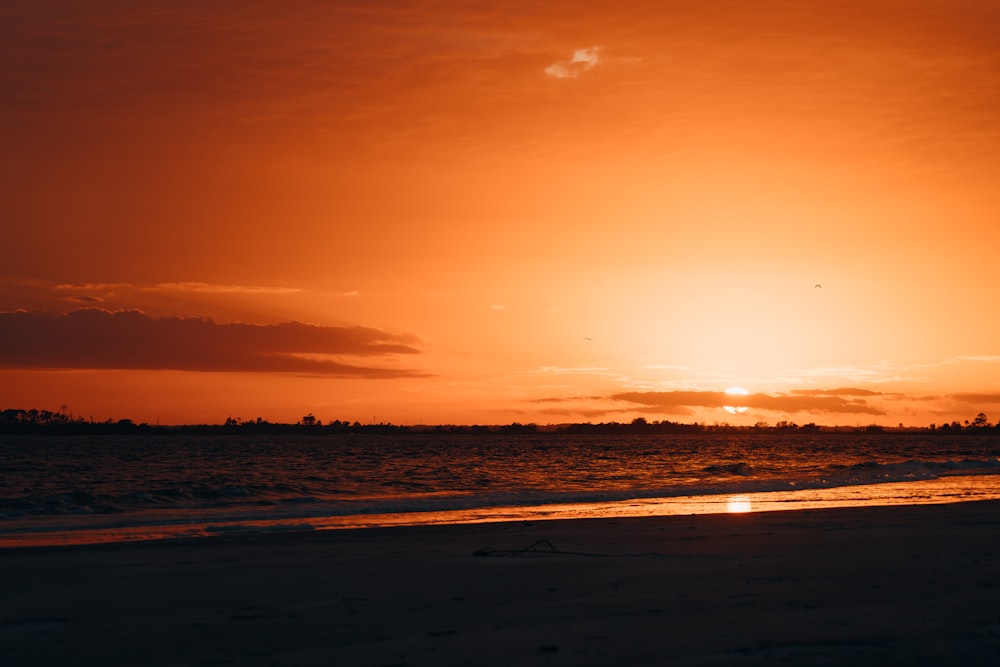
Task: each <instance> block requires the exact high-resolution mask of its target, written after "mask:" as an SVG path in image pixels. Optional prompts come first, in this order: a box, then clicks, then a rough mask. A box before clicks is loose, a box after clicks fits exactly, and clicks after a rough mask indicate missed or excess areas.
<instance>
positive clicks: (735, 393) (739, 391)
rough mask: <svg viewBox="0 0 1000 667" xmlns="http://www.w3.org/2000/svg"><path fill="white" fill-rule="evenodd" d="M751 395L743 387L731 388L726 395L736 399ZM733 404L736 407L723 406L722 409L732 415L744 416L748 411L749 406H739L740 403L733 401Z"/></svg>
mask: <svg viewBox="0 0 1000 667" xmlns="http://www.w3.org/2000/svg"><path fill="white" fill-rule="evenodd" d="M749 394H750V392H748V391H747V390H746V389H744V388H743V387H730V388H729V389H727V390H726V395H727V396H732V397H734V398H735V397H739V396H747V395H749ZM733 402H734V403H735V405H723V406H722V409H723V410H725V411H726V412H728V413H729V414H731V415H736V414H743V413H744V412H746V411H747V406H745V405H739V401H733Z"/></svg>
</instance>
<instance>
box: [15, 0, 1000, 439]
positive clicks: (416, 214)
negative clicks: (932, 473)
mask: <svg viewBox="0 0 1000 667" xmlns="http://www.w3.org/2000/svg"><path fill="white" fill-rule="evenodd" d="M997 109H1000V5H997V4H996V3H984V2H978V1H976V2H973V1H962V0H959V1H953V0H948V1H945V0H932V1H921V0H918V1H915V2H910V3H904V4H901V3H898V2H890V1H888V0H874V1H867V0H866V1H865V2H860V1H858V2H833V1H832V0H831V1H823V2H818V1H806V2H791V1H789V2H769V3H766V4H765V5H761V4H759V3H744V2H736V1H723V0H708V1H706V2H699V3H690V2H680V1H676V2H669V1H667V2H652V1H639V2H637V1H631V0H624V1H621V0H616V1H615V2H610V1H608V2H603V1H602V2H582V3H581V2H573V3H570V2H546V3H537V2H523V1H509V2H498V3H488V6H486V5H483V4H481V3H467V2H434V3H427V2H413V3H398V2H378V1H375V2H356V3H352V2H338V3H328V2H318V1H316V2H308V1H305V2H297V3H294V4H284V5H278V4H270V3H238V2H218V3H211V4H209V5H204V4H202V3H199V4H189V3H175V2H163V3H139V4H137V3H131V2H125V1H124V0H109V1H108V2H103V3H97V4H95V3H74V2H46V1H44V0H43V1H39V2H19V1H15V2H6V3H4V4H3V6H2V7H0V220H2V231H3V237H4V238H3V249H4V253H3V262H2V263H0V408H3V407H8V408H29V407H38V408H46V409H56V408H58V407H59V406H61V405H67V406H69V408H70V409H71V410H73V411H75V412H76V413H77V414H84V415H93V416H95V418H102V419H103V418H107V417H115V418H118V417H131V418H134V419H137V420H139V421H154V420H157V419H159V420H161V421H162V422H164V423H171V422H187V421H207V422H221V421H223V420H224V419H225V418H226V417H227V416H234V417H242V418H254V417H256V416H263V417H264V418H267V419H272V420H292V421H294V420H296V419H298V418H299V417H300V416H302V415H303V414H305V413H306V412H312V413H314V414H315V415H317V416H318V417H321V418H323V419H336V418H339V419H348V420H352V421H353V420H358V421H362V422H365V421H370V420H372V419H375V420H379V421H393V422H396V423H417V422H419V421H423V422H424V423H470V422H489V423H508V422H511V421H520V422H537V423H550V422H564V421H584V420H591V421H611V420H618V421H623V420H630V419H632V418H634V417H637V416H644V417H646V418H647V419H670V420H674V421H696V420H697V421H703V422H706V421H707V422H713V421H730V422H734V423H750V424H753V423H755V422H756V421H767V422H771V423H774V422H776V421H779V420H791V421H796V422H798V423H805V422H810V421H814V422H817V423H825V424H850V425H853V424H859V423H860V424H868V423H872V422H877V423H882V424H888V425H895V424H897V423H900V422H902V423H906V424H915V425H926V424H928V423H932V422H937V423H941V422H944V421H951V420H952V419H959V420H963V419H971V418H972V417H973V416H974V415H975V414H976V413H978V412H981V411H982V412H985V413H987V414H988V415H989V416H990V417H991V421H996V419H997V418H1000V342H998V341H1000V311H998V310H997V309H996V307H995V300H996V299H995V293H996V292H995V290H996V285H997V282H998V281H997V278H998V273H997V269H996V261H995V258H994V255H995V254H996V251H997V249H998V248H1000V225H997V224H996V221H997V213H998V211H1000V188H997V187H996V183H997V182H1000V115H998V114H997V112H996V110H997ZM817 284H819V285H821V286H822V287H820V288H817V287H816V285H817ZM734 386H738V387H743V388H745V389H746V390H747V392H748V395H747V397H746V400H745V405H746V406H747V408H748V409H747V411H746V412H745V413H737V414H730V413H727V412H725V411H724V410H723V406H725V405H728V404H729V403H727V402H726V401H727V400H730V401H731V396H727V394H725V393H724V391H725V389H727V388H729V387H734Z"/></svg>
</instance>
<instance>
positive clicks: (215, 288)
mask: <svg viewBox="0 0 1000 667" xmlns="http://www.w3.org/2000/svg"><path fill="white" fill-rule="evenodd" d="M144 289H147V290H151V291H164V292H206V293H210V294H299V293H301V292H302V290H301V289H298V288H295V287H279V286H274V285H231V284H223V283H201V282H178V283H158V284H156V285H153V286H151V287H146V288H144Z"/></svg>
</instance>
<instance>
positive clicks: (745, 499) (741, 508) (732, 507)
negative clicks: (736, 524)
mask: <svg viewBox="0 0 1000 667" xmlns="http://www.w3.org/2000/svg"><path fill="white" fill-rule="evenodd" d="M726 511H727V512H729V513H730V514H742V513H745V512H752V511H753V507H752V506H751V505H750V496H730V497H729V499H728V500H727V501H726Z"/></svg>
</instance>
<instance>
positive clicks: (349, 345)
mask: <svg viewBox="0 0 1000 667" xmlns="http://www.w3.org/2000/svg"><path fill="white" fill-rule="evenodd" d="M417 342H418V341H417V339H416V337H415V336H414V335H412V334H394V333H389V332H386V331H382V330H380V329H374V328H369V327H326V326H316V325H310V324H303V323H301V322H283V323H281V324H272V325H261V324H244V323H234V324H219V323H217V322H215V321H213V320H211V319H208V318H199V317H186V318H180V317H166V318H152V317H149V316H147V315H145V314H144V313H142V312H140V311H137V310H126V311H107V310H101V309H97V308H85V309H80V310H75V311H72V312H70V313H65V314H63V313H48V312H28V311H14V312H0V367H3V368H32V369H57V368H59V369H65V368H87V369H135V370H139V369H143V370H189V371H252V372H284V373H314V374H318V375H332V376H346V377H369V378H377V377H402V376H419V375H423V373H420V372H418V371H414V370H410V369H399V368H391V367H378V366H371V365H363V364H357V363H354V362H345V361H343V358H344V357H354V358H366V359H389V358H391V357H392V355H397V354H417V353H419V352H420V350H419V349H418V348H417V347H416V344H417Z"/></svg>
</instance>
